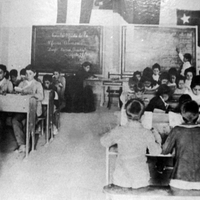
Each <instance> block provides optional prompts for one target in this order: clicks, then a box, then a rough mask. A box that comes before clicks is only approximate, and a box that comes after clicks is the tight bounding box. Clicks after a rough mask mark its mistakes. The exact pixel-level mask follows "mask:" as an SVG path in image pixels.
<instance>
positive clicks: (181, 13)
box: [176, 9, 200, 46]
mask: <svg viewBox="0 0 200 200" xmlns="http://www.w3.org/2000/svg"><path fill="white" fill-rule="evenodd" d="M176 13H177V25H184V26H190V25H192V26H198V46H200V10H179V9H177V12H176Z"/></svg>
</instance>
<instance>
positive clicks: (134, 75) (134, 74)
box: [133, 71, 142, 77]
mask: <svg viewBox="0 0 200 200" xmlns="http://www.w3.org/2000/svg"><path fill="white" fill-rule="evenodd" d="M136 75H140V76H142V73H141V72H140V71H135V72H134V73H133V77H136Z"/></svg>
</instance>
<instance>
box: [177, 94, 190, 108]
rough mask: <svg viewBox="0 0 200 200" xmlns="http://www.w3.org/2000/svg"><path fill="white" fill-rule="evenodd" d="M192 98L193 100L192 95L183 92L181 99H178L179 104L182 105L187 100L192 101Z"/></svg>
mask: <svg viewBox="0 0 200 200" xmlns="http://www.w3.org/2000/svg"><path fill="white" fill-rule="evenodd" d="M191 100H192V98H191V96H190V95H189V94H182V95H181V96H180V97H179V99H178V103H179V105H180V106H181V105H183V104H184V103H185V102H187V101H191Z"/></svg>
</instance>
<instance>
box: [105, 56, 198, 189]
mask: <svg viewBox="0 0 200 200" xmlns="http://www.w3.org/2000/svg"><path fill="white" fill-rule="evenodd" d="M179 56H180V58H181V59H182V61H183V66H182V67H181V68H180V70H179V72H178V71H177V70H176V69H175V68H171V69H170V70H169V71H168V72H163V73H161V74H160V66H159V64H157V63H156V64H154V65H153V66H152V69H151V68H145V69H144V71H143V73H141V72H138V71H137V72H135V73H134V74H133V77H132V78H130V79H129V90H127V91H123V92H122V94H121V96H120V99H121V101H122V103H123V106H122V109H121V123H120V126H117V127H116V128H114V129H113V130H111V131H110V132H108V133H106V134H105V135H104V136H103V137H102V138H101V143H102V145H103V146H105V147H107V148H109V147H110V146H112V145H114V144H117V146H118V157H117V160H116V165H115V170H114V173H113V184H114V185H117V186H121V187H129V188H140V187H145V186H147V185H149V180H150V174H149V169H148V164H147V158H146V156H145V155H146V153H147V152H148V153H150V154H153V155H156V154H169V153H170V154H173V156H174V167H173V171H172V175H171V181H170V186H171V188H172V189H174V190H176V189H177V188H178V189H183V190H199V191H200V169H199V167H198V166H200V157H199V156H198V154H199V152H200V124H198V119H199V105H200V76H199V75H195V68H194V67H192V66H191V55H188V54H185V55H184V56H183V57H182V55H181V54H180V52H179ZM171 86H173V89H172V87H171ZM149 90H153V91H155V96H154V97H153V98H152V99H151V100H150V101H147V99H145V98H144V95H143V94H144V93H145V92H148V91H149ZM172 94H180V98H179V101H178V105H177V107H175V108H170V105H169V104H168V100H169V99H170V98H171V97H172ZM155 109H159V110H162V111H164V112H166V113H168V112H169V111H170V112H169V114H168V116H169V115H170V114H171V113H174V114H176V113H178V115H179V117H180V118H181V120H179V122H178V123H177V122H174V123H175V125H174V126H171V130H170V132H169V134H168V136H167V139H166V140H165V141H162V138H161V135H160V133H158V132H157V131H156V130H155V131H153V130H150V129H146V127H145V126H144V124H143V123H142V120H143V117H144V116H145V115H143V114H144V113H148V112H154V111H155ZM178 115H177V116H178ZM175 121H176V120H175ZM163 143H164V144H163ZM174 152H175V153H174Z"/></svg>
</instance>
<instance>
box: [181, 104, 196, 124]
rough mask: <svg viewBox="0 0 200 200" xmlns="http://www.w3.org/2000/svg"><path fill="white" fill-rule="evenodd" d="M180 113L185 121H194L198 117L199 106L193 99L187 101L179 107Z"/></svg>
mask: <svg viewBox="0 0 200 200" xmlns="http://www.w3.org/2000/svg"><path fill="white" fill-rule="evenodd" d="M181 115H182V118H183V120H184V121H185V122H186V123H195V122H196V121H197V119H198V117H199V106H198V104H197V103H196V102H195V101H187V102H185V103H184V104H183V105H182V107H181Z"/></svg>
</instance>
